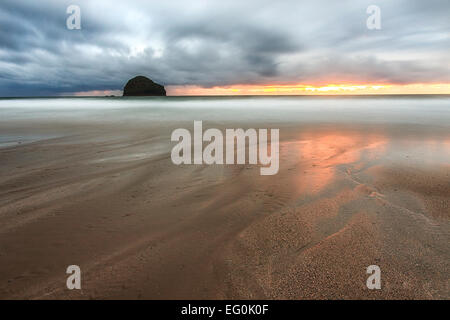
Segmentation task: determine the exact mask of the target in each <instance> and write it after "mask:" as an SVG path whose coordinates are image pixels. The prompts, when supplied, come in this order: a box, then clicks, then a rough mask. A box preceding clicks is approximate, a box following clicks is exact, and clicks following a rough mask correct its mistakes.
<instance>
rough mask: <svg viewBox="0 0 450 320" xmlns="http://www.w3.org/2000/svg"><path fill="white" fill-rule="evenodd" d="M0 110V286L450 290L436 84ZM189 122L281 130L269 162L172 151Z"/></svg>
mask: <svg viewBox="0 0 450 320" xmlns="http://www.w3.org/2000/svg"><path fill="white" fill-rule="evenodd" d="M0 114H1V115H2V116H1V117H0V137H1V140H0V163H1V166H0V297H1V298H2V299H54V298H56V299H295V300H299V299H300V300H302V299H449V298H450V291H449V282H450V281H449V276H448V274H449V272H448V271H449V270H450V268H449V267H450V263H449V262H450V247H449V240H450V97H449V96H429V97H424V96H420V97H414V96H397V97H394V96H388V97H350V98H349V97H347V98H344V97H339V98H337V97H323V98H313V97H309V98H306V97H290V98H270V97H261V98H254V97H253V98H252V97H248V98H232V97H230V98H224V97H222V98H198V97H197V98H136V99H126V98H97V99H83V98H67V99H66V98H56V99H0ZM194 120H202V121H203V124H204V127H205V128H219V129H221V130H225V129H226V128H244V129H247V128H277V129H279V132H280V143H279V148H280V149H279V152H280V155H279V157H280V158H279V164H280V167H279V171H278V173H277V174H276V175H273V176H262V175H260V170H259V167H260V165H249V164H244V165H217V164H215V165H206V164H202V165H184V164H182V165H178V166H177V165H175V164H173V163H172V161H171V157H170V152H171V149H172V147H173V146H174V143H173V142H171V140H170V136H171V133H172V132H173V130H175V129H177V128H188V129H190V130H191V129H192V126H193V121H194ZM69 265H78V266H80V268H81V272H82V280H81V281H82V289H81V290H68V289H67V287H66V279H67V277H68V275H67V274H66V268H67V266H69ZM370 265H378V266H379V267H380V269H381V283H382V289H380V290H369V289H368V288H367V286H366V280H367V278H368V277H369V274H367V273H366V268H367V267H368V266H370Z"/></svg>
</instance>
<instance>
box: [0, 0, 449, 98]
mask: <svg viewBox="0 0 450 320" xmlns="http://www.w3.org/2000/svg"><path fill="white" fill-rule="evenodd" d="M71 4H74V5H78V6H79V7H80V9H81V30H69V29H68V28H67V27H66V19H67V17H68V16H69V15H68V14H67V13H66V9H67V7H68V6H69V5H71ZM372 4H374V5H377V6H379V7H380V9H381V30H369V29H368V28H367V27H366V20H367V17H368V14H367V13H366V9H367V7H368V6H369V5H372ZM449 12H450V2H449V1H447V0H441V1H438V0H428V1H421V0H385V1H376V0H370V1H351V0H340V1H335V0H327V1H325V0H317V1H298V0H297V1H279V2H277V1H263V0H259V1H250V0H245V1H242V0H240V1H213V0H209V1H197V0H192V1H171V0H168V1H138V0H127V1H106V0H96V1H88V0H79V1H75V0H71V1H57V0H54V1H51V0H40V1H29V0H27V1H24V0H2V2H1V3H0V96H24V95H34V96H36V95H55V94H71V93H75V92H80V91H91V90H121V89H122V87H123V85H124V83H125V82H126V80H127V79H129V78H130V77H132V76H135V75H137V74H143V75H146V76H149V77H151V78H152V79H153V80H155V81H157V82H159V83H161V84H164V85H197V86H203V87H213V86H227V85H236V84H268V83H270V84H295V83H304V84H319V83H326V82H329V81H334V82H336V81H338V80H339V81H349V82H353V83H398V84H407V83H450V61H449V52H450V50H449V49H450V22H449V21H450V19H448V13H449Z"/></svg>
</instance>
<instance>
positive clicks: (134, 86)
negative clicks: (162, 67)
mask: <svg viewBox="0 0 450 320" xmlns="http://www.w3.org/2000/svg"><path fill="white" fill-rule="evenodd" d="M165 95H166V89H164V86H162V85H160V84H157V83H155V82H153V81H152V80H150V79H149V78H147V77H144V76H137V77H134V78H133V79H130V80H128V82H127V84H126V85H125V87H124V88H123V96H124V97H125V96H165Z"/></svg>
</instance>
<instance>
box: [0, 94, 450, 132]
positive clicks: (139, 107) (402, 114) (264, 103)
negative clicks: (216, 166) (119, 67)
mask: <svg viewBox="0 0 450 320" xmlns="http://www.w3.org/2000/svg"><path fill="white" fill-rule="evenodd" d="M30 120H33V121H46V122H51V121H55V122H57V121H63V120H64V121H68V120H69V121H74V122H78V121H82V122H87V123H92V122H100V123H105V122H110V121H112V122H115V121H120V122H122V123H123V122H135V123H140V122H148V121H159V122H161V121H162V122H164V121H193V120H203V121H208V120H209V121H233V122H237V123H239V122H255V123H258V122H262V123H264V122H271V123H275V122H280V123H291V122H298V123H302V122H311V123H316V122H322V123H350V124H354V123H361V124H365V123H374V124H376V123H378V124H395V123H401V124H418V125H434V126H443V127H449V126H450V95H427V96H425V95H420V96H419V95H405V96H339V97H337V96H320V97H319V96H284V97H279V96H269V97H267V96H262V97H261V96H259V97H255V96H245V97H242V96H235V97H144V98H129V97H126V98H124V97H99V98H78V97H77V98H17V99H15V98H1V99H0V123H2V124H4V125H5V124H6V123H10V124H13V123H14V122H17V123H23V122H24V121H30Z"/></svg>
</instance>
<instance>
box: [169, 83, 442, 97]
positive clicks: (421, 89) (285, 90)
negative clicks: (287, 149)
mask: <svg viewBox="0 0 450 320" xmlns="http://www.w3.org/2000/svg"><path fill="white" fill-rule="evenodd" d="M167 91H168V94H169V95H174V96H183V95H186V96H191V95H192V96H196V95H198V96H203V95H357V94H361V95H364V94H450V84H448V83H439V84H420V83H418V84H406V85H398V84H328V85H316V86H315V85H305V84H294V85H232V86H224V87H211V88H204V87H200V86H167Z"/></svg>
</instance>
